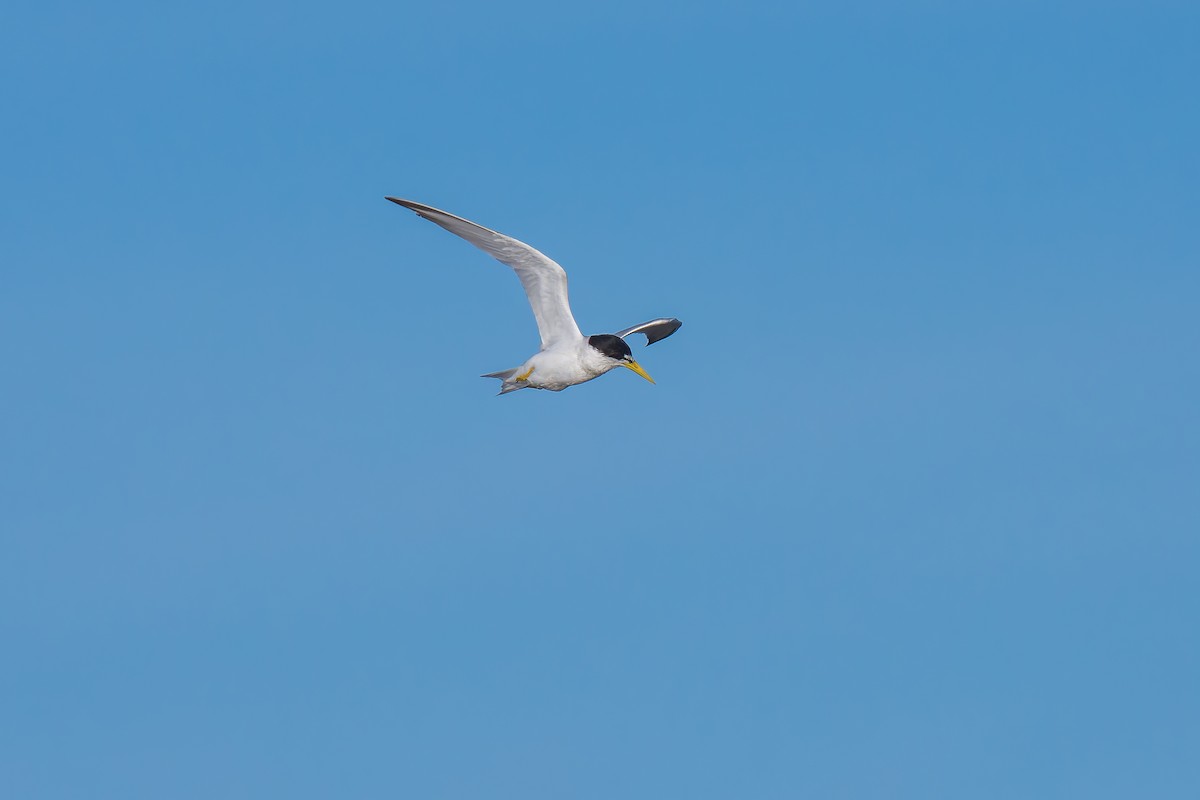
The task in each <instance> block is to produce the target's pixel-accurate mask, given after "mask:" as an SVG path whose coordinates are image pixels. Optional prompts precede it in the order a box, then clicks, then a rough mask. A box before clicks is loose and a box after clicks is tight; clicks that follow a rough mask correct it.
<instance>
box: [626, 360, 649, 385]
mask: <svg viewBox="0 0 1200 800" xmlns="http://www.w3.org/2000/svg"><path fill="white" fill-rule="evenodd" d="M621 366H622V367H627V368H628V369H631V370H633V371H634V372H636V373H637V374H638V375H641V376H642V377H643V378H645V379H646V380H648V381H650V382H651V383H654V378H651V377H650V373H648V372H646V370H644V369H642V365H641V364H639V363H637V362H636V361H626V362H622V364H621Z"/></svg>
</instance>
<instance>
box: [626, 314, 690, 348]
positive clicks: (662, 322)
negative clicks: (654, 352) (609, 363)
mask: <svg viewBox="0 0 1200 800" xmlns="http://www.w3.org/2000/svg"><path fill="white" fill-rule="evenodd" d="M682 325H683V323H682V322H680V321H679V320H677V319H674V318H670V317H663V318H661V319H652V320H650V321H649V322H643V323H642V324H641V325H634V326H633V327H632V328H626V329H625V330H623V331H617V333H616V335H617V336H620V337H621V338H622V339H624V338H626V337H627V336H632V335H633V334H635V333H643V334H645V335H646V344H647V345H652V344H654V343H655V342H657V341H661V340H662V339H665V338H667V337H668V336H670V335H671V334H672V333H674V332H675V331H677V330H679V328H680V326H682Z"/></svg>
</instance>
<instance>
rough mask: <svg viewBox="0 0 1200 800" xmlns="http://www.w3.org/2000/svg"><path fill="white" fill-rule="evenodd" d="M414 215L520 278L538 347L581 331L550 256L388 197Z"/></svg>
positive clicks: (563, 279) (575, 336)
mask: <svg viewBox="0 0 1200 800" xmlns="http://www.w3.org/2000/svg"><path fill="white" fill-rule="evenodd" d="M387 199H388V200H391V201H392V202H393V203H396V204H397V205H401V206H404V207H405V208H407V209H409V210H410V211H413V212H415V213H416V214H417V215H418V216H421V217H424V218H425V219H427V220H429V221H430V222H433V223H435V224H437V225H440V226H442V227H443V228H445V229H446V230H448V231H450V232H451V233H453V234H454V235H455V236H461V237H462V238H463V239H466V240H467V241H468V242H470V243H471V244H473V245H475V246H476V247H478V248H479V249H480V250H482V251H483V252H485V253H487V254H488V255H490V256H491V257H492V258H495V259H496V260H497V261H499V262H501V263H503V264H507V265H508V266H510V267H512V268H513V271H514V272H516V273H517V277H518V278H520V279H521V285H522V286H524V287H525V295H526V296H527V297H528V298H529V305H530V307H531V308H532V309H533V316H534V318H535V319H536V320H537V326H538V333H539V334H541V337H542V347H543V348H545V347H546V346H547V345H549V344H550V343H551V342H555V341H561V340H564V339H579V338H582V337H583V334H581V333H580V332H579V326H578V325H576V324H575V318H574V317H573V316H572V315H571V306H570V303H569V302H568V301H567V273H566V271H565V270H563V268H562V267H560V266H559V265H558V264H557V263H556V262H555V261H554V260H553V259H551V258H548V257H547V256H545V255H543V254H542V253H539V252H538V251H537V250H534V249H533V248H532V247H530V246H529V245H527V244H525V243H524V242H519V241H517V240H516V239H514V238H512V237H511V236H505V235H504V234H503V233H499V232H497V231H494V230H492V229H490V228H485V227H483V226H482V225H476V224H475V223H474V222H471V221H470V220H465V219H463V218H462V217H456V216H454V215H453V214H449V213H447V212H445V211H441V210H439V209H436V208H433V207H432V206H427V205H423V204H421V203H414V202H413V201H412V200H401V199H400V198H398V197H389V198H387Z"/></svg>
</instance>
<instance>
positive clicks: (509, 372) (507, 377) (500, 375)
mask: <svg viewBox="0 0 1200 800" xmlns="http://www.w3.org/2000/svg"><path fill="white" fill-rule="evenodd" d="M520 369H521V368H520V367H513V368H512V369H505V370H501V371H500V372H489V373H488V374H487V375H480V376H479V377H481V378H497V379H499V380H500V381H503V385H502V386H501V387H500V394H508V393H509V392H515V391H517V390H518V389H524V388H526V384H524V383H510V381H511V380H512V377H513V376H514V375H516V374H517V372H518V371H520ZM499 396H500V395H497V397H499Z"/></svg>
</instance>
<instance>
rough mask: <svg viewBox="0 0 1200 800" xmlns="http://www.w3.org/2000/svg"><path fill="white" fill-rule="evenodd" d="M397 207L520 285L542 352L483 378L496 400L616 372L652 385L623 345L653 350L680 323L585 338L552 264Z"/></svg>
mask: <svg viewBox="0 0 1200 800" xmlns="http://www.w3.org/2000/svg"><path fill="white" fill-rule="evenodd" d="M386 199H388V200H391V201H392V202H393V203H396V204H397V205H401V206H404V207H405V208H407V209H409V210H410V211H414V212H416V214H417V215H418V216H420V217H424V218H425V219H427V220H429V221H430V222H433V223H435V224H437V225H440V226H441V227H443V228H445V229H446V230H448V231H450V232H451V233H453V234H454V235H455V236H461V237H462V238H463V239H466V240H467V241H468V242H470V243H471V244H473V245H475V246H476V247H478V248H479V249H480V250H482V251H484V252H485V253H487V254H488V255H490V256H492V257H493V258H495V259H496V260H497V261H499V262H501V263H502V264H507V265H508V266H510V267H512V268H513V271H515V272H516V273H517V277H518V278H520V279H521V285H522V286H524V287H525V294H526V296H528V298H529V305H530V306H531V307H532V308H533V316H534V319H536V320H537V326H538V333H540V334H541V336H542V349H541V350H539V351H538V352H536V353H534V354H533V355H532V356H531V357H530V358H528V359H527V360H526V361H525V363H524V364H522V365H521V366H519V367H514V368H513V369H505V370H501V371H500V372H490V373H488V374H487V375H483V376H482V377H484V378H499V379H500V382H501V385H500V394H508V393H509V392H515V391H517V390H518V389H549V390H550V391H552V392H561V391H562V390H563V389H566V388H567V387H568V386H574V385H576V384H578V383H584V382H586V381H590V380H592V379H593V378H598V377H600V376H601V375H603V374H604V373H606V372H608V371H609V370H612V369H616V368H617V367H625V368H626V369H631V370H633V371H634V372H636V373H637V374H638V375H641V376H642V377H643V378H645V379H646V380H648V381H650V382H651V383H654V379H653V378H651V377H650V375H649V374H648V373H647V372H646V370H644V369H642V366H641V364H639V363H638V362H637V361H636V360H634V358H633V352H632V351H631V350H630V349H629V345H628V344H626V343H625V339H626V338H628V337H629V336H632V335H633V334H635V333H640V334H643V335H644V336H645V337H646V344H647V345H652V344H654V343H655V342H657V341H661V340H662V339H665V338H667V337H668V336H670V335H671V334H672V333H674V332H675V331H677V330H679V326H681V325H682V324H683V323H682V322H680V321H679V320H677V319H673V318H669V317H663V318H660V319H652V320H650V321H649V322H643V323H641V324H640V325H634V326H633V327H631V328H626V329H625V330H621V331H617V332H616V333H600V334H596V335H594V336H584V335H583V334H582V333H580V332H579V326H578V325H576V324H575V317H573V316H572V315H571V306H570V304H569V303H568V302H567V273H566V271H565V270H564V269H563V268H562V267H560V266H559V265H558V264H557V263H556V262H555V261H553V260H552V259H550V258H548V257H546V256H544V255H542V254H541V253H539V252H538V251H537V250H535V249H533V248H532V247H530V246H529V245H527V244H525V243H524V242H519V241H517V240H516V239H513V238H512V237H510V236H505V235H504V234H503V233H497V232H496V231H494V230H491V229H490V228H485V227H483V226H482V225H477V224H475V223H474V222H471V221H470V220H465V219H463V218H462V217H456V216H454V215H453V214H448V213H447V212H445V211H440V210H439V209H436V208H433V207H432V206H427V205H423V204H421V203H414V202H413V201H412V200H401V199H400V198H398V197H388V198H386Z"/></svg>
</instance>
